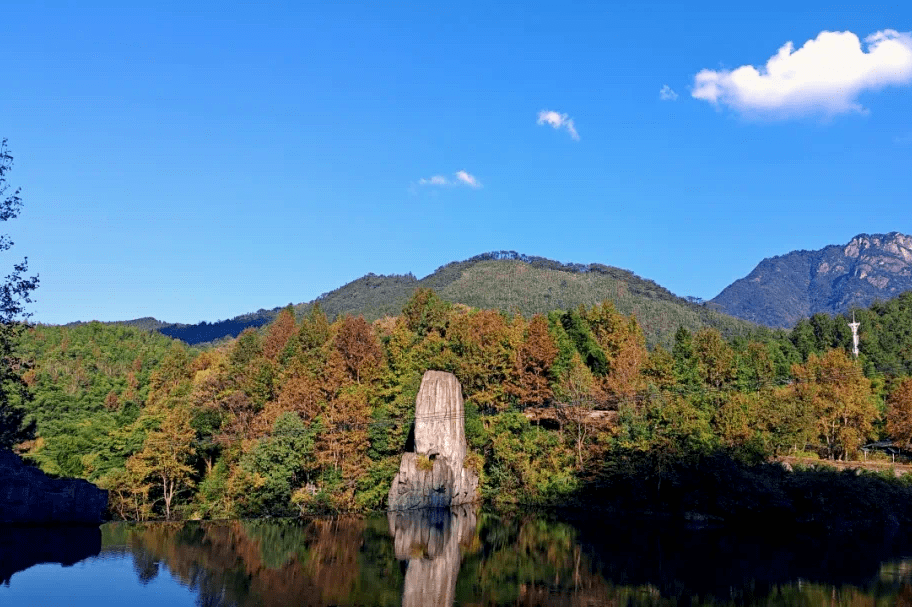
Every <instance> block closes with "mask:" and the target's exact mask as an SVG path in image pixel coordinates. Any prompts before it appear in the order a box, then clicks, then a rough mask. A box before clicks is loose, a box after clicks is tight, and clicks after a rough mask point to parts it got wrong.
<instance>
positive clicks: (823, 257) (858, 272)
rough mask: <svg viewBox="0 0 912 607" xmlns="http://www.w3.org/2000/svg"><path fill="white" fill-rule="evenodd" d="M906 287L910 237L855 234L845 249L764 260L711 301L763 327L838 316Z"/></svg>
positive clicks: (911, 272) (911, 264)
mask: <svg viewBox="0 0 912 607" xmlns="http://www.w3.org/2000/svg"><path fill="white" fill-rule="evenodd" d="M910 289H912V237H910V236H905V235H903V234H900V233H899V232H891V233H889V234H859V235H858V236H856V237H855V238H853V239H852V240H851V241H850V242H849V243H848V244H845V245H831V246H828V247H824V248H823V249H820V250H818V251H793V252H791V253H788V254H786V255H781V256H778V257H772V258H769V259H764V260H763V261H761V262H760V264H759V265H757V267H756V268H754V270H753V271H752V272H751V273H750V274H748V275H747V276H746V277H744V278H742V279H740V280H737V281H735V282H734V283H732V284H731V285H729V286H728V287H726V288H725V290H723V291H722V292H721V293H720V294H719V295H717V296H716V297H715V298H714V299H713V300H712V303H714V304H718V306H719V308H720V309H721V310H722V311H724V312H726V313H728V314H731V315H732V316H736V317H738V318H743V319H745V320H749V321H751V322H755V323H758V324H762V325H766V326H769V327H785V328H788V327H792V326H794V325H795V323H796V322H798V321H799V320H800V319H802V318H808V317H809V316H811V315H813V314H816V313H817V312H825V313H828V314H840V313H842V312H845V311H846V310H848V309H850V308H852V307H853V306H857V307H866V306H869V305H870V304H871V303H873V302H874V301H875V300H878V299H879V300H888V299H892V298H894V297H896V296H897V295H899V294H900V293H902V292H904V291H908V290H910Z"/></svg>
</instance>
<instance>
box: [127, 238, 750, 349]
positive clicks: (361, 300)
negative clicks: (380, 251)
mask: <svg viewBox="0 0 912 607" xmlns="http://www.w3.org/2000/svg"><path fill="white" fill-rule="evenodd" d="M419 288H430V289H433V290H434V291H436V292H437V293H438V294H439V295H440V297H441V298H442V299H443V300H445V301H448V302H450V303H460V304H464V305H467V306H470V307H474V308H481V309H499V310H502V311H507V312H513V311H518V312H520V313H522V314H523V315H525V316H531V315H532V314H539V313H547V312H550V311H552V310H556V309H564V310H567V309H571V308H576V307H578V306H580V305H583V306H593V305H595V304H597V303H600V302H602V301H611V302H612V303H614V305H615V306H616V307H617V309H618V310H619V311H621V312H623V313H625V314H634V315H635V316H636V317H637V320H638V321H639V323H640V326H641V327H642V328H643V331H644V333H645V335H646V340H647V343H648V344H650V345H656V344H661V345H663V346H665V347H670V346H671V343H672V340H673V336H674V332H675V331H676V330H677V329H678V327H681V326H684V327H686V328H688V329H690V330H692V331H696V330H699V329H701V328H704V327H712V328H715V329H718V330H719V331H720V332H721V333H722V334H723V335H725V336H729V337H730V336H734V335H742V334H746V333H748V332H750V331H752V330H753V329H755V328H756V327H754V326H753V325H752V324H750V323H746V322H744V321H742V320H739V319H735V318H732V317H730V316H727V315H725V314H721V313H719V312H718V311H717V310H714V309H712V308H710V307H706V306H702V305H699V304H697V303H694V302H692V301H688V300H687V299H684V298H681V297H678V296H676V295H675V294H673V293H672V292H671V291H669V290H668V289H665V288H664V287H662V286H660V285H658V284H657V283H655V282H654V281H651V280H647V279H644V278H641V277H640V276H637V275H636V274H634V273H633V272H630V271H628V270H623V269H620V268H614V267H611V266H606V265H603V264H595V263H593V264H576V263H561V262H558V261H553V260H550V259H546V258H544V257H536V256H529V255H523V254H521V253H516V252H515V251H496V252H490V253H483V254H481V255H476V256H475V257H472V258H470V259H467V260H465V261H456V262H451V263H448V264H446V265H444V266H441V267H440V268H437V270H435V271H434V272H433V273H431V274H429V275H428V276H426V277H424V278H421V279H418V278H416V277H415V276H414V275H412V274H404V275H403V274H393V275H388V276H383V275H376V274H367V275H365V276H362V277H361V278H358V279H356V280H353V281H351V282H349V283H347V284H345V285H343V286H341V287H339V288H338V289H335V290H333V291H330V292H328V293H324V294H323V295H321V296H319V297H318V298H316V299H315V300H314V301H313V302H305V303H300V304H297V305H296V306H294V307H295V312H296V315H297V316H298V318H300V317H301V316H302V315H304V314H306V313H307V311H308V310H309V309H310V308H311V307H312V305H313V304H314V303H319V304H320V307H321V308H322V309H323V311H324V312H325V313H326V315H327V316H328V317H329V318H335V317H337V316H340V315H344V314H352V315H354V316H359V315H360V316H364V317H365V319H367V320H370V321H373V320H377V319H379V318H383V317H385V316H396V315H398V314H399V313H400V312H401V311H402V307H403V306H404V305H405V303H406V302H407V301H408V299H409V298H410V297H411V296H412V294H413V293H414V292H415V290H416V289H419ZM280 310H281V308H274V309H272V310H262V309H261V310H259V311H257V312H255V313H252V314H245V315H243V316H238V317H235V318H232V319H229V320H222V321H218V322H214V323H199V324H193V325H188V324H172V323H162V322H161V321H157V320H156V319H154V318H142V319H137V320H131V321H125V322H122V323H118V324H125V325H129V326H135V327H138V328H142V329H147V330H156V331H158V332H160V333H163V334H165V335H167V336H169V337H173V338H175V339H180V340H182V341H184V342H186V343H188V344H191V345H193V344H199V343H205V342H212V341H217V340H219V339H223V338H225V337H229V338H230V337H236V336H237V335H238V334H240V332H241V331H242V330H244V329H245V328H247V327H261V326H263V325H266V324H268V323H269V322H271V321H272V320H273V319H274V318H275V317H276V316H277V315H278V313H279V312H280Z"/></svg>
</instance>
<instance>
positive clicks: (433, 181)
mask: <svg viewBox="0 0 912 607" xmlns="http://www.w3.org/2000/svg"><path fill="white" fill-rule="evenodd" d="M418 185H450V180H449V179H447V178H446V177H444V176H443V175H434V176H433V177H428V178H424V177H422V178H421V179H419V180H418Z"/></svg>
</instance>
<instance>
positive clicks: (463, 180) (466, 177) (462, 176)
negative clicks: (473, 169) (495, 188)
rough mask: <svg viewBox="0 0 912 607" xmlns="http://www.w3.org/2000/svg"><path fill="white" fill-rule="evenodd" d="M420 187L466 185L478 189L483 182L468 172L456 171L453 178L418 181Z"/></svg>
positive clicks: (444, 177)
mask: <svg viewBox="0 0 912 607" xmlns="http://www.w3.org/2000/svg"><path fill="white" fill-rule="evenodd" d="M418 185H430V186H444V187H447V186H455V185H466V186H469V187H470V188H475V189H478V188H480V187H481V182H480V181H478V178H477V177H475V176H474V175H472V174H471V173H469V172H467V171H456V172H455V173H453V177H447V176H445V175H433V176H431V177H422V178H421V179H419V180H418Z"/></svg>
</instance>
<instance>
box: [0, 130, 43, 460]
mask: <svg viewBox="0 0 912 607" xmlns="http://www.w3.org/2000/svg"><path fill="white" fill-rule="evenodd" d="M12 167H13V156H12V154H10V152H9V149H7V147H6V139H3V141H2V142H0V221H7V220H8V219H13V218H15V217H16V216H18V215H19V209H21V208H22V199H21V198H20V197H19V193H20V191H21V190H20V189H19V188H17V189H16V190H14V191H13V192H12V193H8V192H9V187H10V186H9V184H7V182H6V174H7V172H9V171H10V170H11V169H12ZM12 246H13V242H12V241H11V240H10V239H9V236H7V235H5V234H3V235H0V251H7V250H9V249H10V247H12ZM26 272H28V258H27V257H26V258H25V259H23V260H22V261H21V262H19V263H17V264H15V265H14V266H13V271H12V272H11V273H10V274H9V275H8V276H7V277H6V278H5V279H4V282H3V284H2V285H0V449H8V448H10V447H12V446H13V445H15V444H17V443H20V442H22V441H23V440H27V439H29V438H31V437H32V436H33V435H34V430H35V428H34V423H31V424H26V423H25V410H24V409H23V407H22V405H23V404H24V403H25V402H27V401H28V400H29V398H30V396H29V390H28V386H27V385H26V383H25V382H24V381H23V379H22V374H23V372H24V371H26V369H27V367H28V364H27V363H26V361H24V360H23V359H22V358H21V357H20V356H19V353H18V348H19V338H20V337H21V335H22V333H23V331H25V329H26V328H27V327H28V324H27V321H28V318H29V317H30V316H31V314H29V313H27V312H26V311H25V305H26V304H29V303H32V299H31V293H32V291H34V290H35V288H37V287H38V277H37V276H32V277H28V278H27V277H25V274H26Z"/></svg>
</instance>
